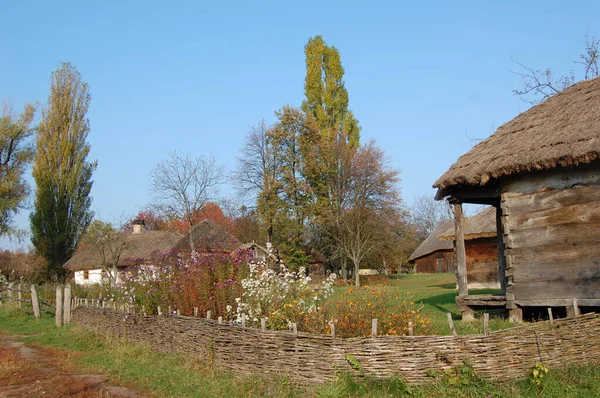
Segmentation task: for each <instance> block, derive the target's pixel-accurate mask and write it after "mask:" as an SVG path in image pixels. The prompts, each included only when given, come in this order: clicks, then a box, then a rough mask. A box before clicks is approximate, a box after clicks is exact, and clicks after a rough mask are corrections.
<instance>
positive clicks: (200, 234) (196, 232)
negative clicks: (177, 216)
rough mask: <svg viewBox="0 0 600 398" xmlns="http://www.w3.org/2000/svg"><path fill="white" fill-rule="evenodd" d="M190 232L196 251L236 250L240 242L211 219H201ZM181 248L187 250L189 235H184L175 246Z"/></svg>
mask: <svg viewBox="0 0 600 398" xmlns="http://www.w3.org/2000/svg"><path fill="white" fill-rule="evenodd" d="M190 234H191V235H192V239H193V241H194V245H195V247H196V250H198V251H207V250H210V251H213V250H217V251H228V252H231V251H234V250H237V249H238V248H239V247H240V245H241V242H240V241H239V240H237V238H236V237H235V236H233V235H232V234H231V233H230V232H229V231H227V230H226V229H225V228H223V227H222V226H220V225H219V224H217V223H215V222H214V221H211V220H208V219H206V220H203V221H200V222H199V223H198V224H196V225H194V227H193V228H192V230H191V232H190ZM177 247H178V248H179V249H182V250H189V247H190V243H189V235H186V237H185V239H183V240H182V241H181V242H180V243H179V245H178V246H177Z"/></svg>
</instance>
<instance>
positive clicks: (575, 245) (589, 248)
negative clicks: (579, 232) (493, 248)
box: [510, 235, 600, 266]
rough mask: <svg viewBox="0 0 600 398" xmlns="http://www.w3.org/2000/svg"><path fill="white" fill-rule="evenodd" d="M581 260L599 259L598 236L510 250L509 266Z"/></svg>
mask: <svg viewBox="0 0 600 398" xmlns="http://www.w3.org/2000/svg"><path fill="white" fill-rule="evenodd" d="M582 258H591V259H598V258H600V235H591V236H588V237H582V240H579V241H576V242H559V243H556V242H553V243H549V244H543V245H538V246H532V247H515V248H514V249H510V262H511V266H512V265H513V264H519V265H526V264H527V263H530V262H552V261H556V260H569V261H574V260H580V259H582Z"/></svg>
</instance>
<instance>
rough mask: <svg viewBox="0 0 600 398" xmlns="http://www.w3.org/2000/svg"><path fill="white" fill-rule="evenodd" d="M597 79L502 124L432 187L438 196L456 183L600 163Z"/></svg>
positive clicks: (599, 80) (481, 182)
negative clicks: (435, 189)
mask: <svg viewBox="0 0 600 398" xmlns="http://www.w3.org/2000/svg"><path fill="white" fill-rule="evenodd" d="M599 121H600V77H598V78H594V79H591V80H585V81H582V82H579V83H576V84H574V85H572V86H571V87H568V88H566V89H565V90H563V91H562V92H561V93H558V94H556V95H554V96H552V97H550V98H548V99H547V100H545V101H543V102H542V103H540V104H538V105H536V106H534V107H532V108H530V109H529V110H527V111H525V112H523V113H521V114H520V115H518V116H517V117H515V118H514V119H512V120H511V121H509V122H507V123H505V124H503V125H502V126H500V127H499V128H498V129H497V130H496V132H495V133H494V134H492V135H491V136H490V137H488V138H487V139H485V140H483V141H482V142H480V143H478V144H477V145H475V146H474V147H473V148H472V149H471V150H470V151H469V152H467V153H466V154H464V155H463V156H461V157H460V158H459V159H458V161H457V162H456V163H455V164H454V165H452V166H451V167H450V169H448V171H446V172H445V173H444V174H443V175H442V176H441V177H440V178H439V179H438V180H437V181H436V182H435V183H434V184H433V186H434V188H438V194H437V196H436V198H438V199H441V198H442V197H444V196H446V195H445V191H446V190H447V189H448V188H449V187H452V186H456V185H485V184H487V183H488V182H489V181H490V180H492V179H498V178H501V177H505V176H509V175H512V174H516V173H522V172H531V171H538V170H549V169H553V168H556V167H564V168H568V167H574V166H578V165H580V164H586V163H591V162H593V161H596V160H598V159H600V123H599Z"/></svg>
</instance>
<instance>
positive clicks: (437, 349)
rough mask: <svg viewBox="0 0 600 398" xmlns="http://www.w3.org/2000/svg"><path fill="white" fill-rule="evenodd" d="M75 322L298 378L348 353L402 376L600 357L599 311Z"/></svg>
mask: <svg viewBox="0 0 600 398" xmlns="http://www.w3.org/2000/svg"><path fill="white" fill-rule="evenodd" d="M72 322H73V323H75V324H79V325H81V326H83V327H85V328H88V329H92V330H95V331H96V332H98V333H100V334H105V335H108V336H110V337H120V338H124V339H127V340H128V341H130V342H138V343H148V344H150V346H152V347H153V348H154V349H156V350H158V351H169V352H180V353H182V354H184V355H188V356H191V357H193V358H198V359H200V360H202V361H204V362H208V363H212V365H214V366H215V367H216V368H220V369H225V370H230V371H233V372H236V373H242V374H251V373H255V374H263V375H272V376H281V375H284V376H289V377H291V378H293V379H295V380H297V381H299V382H323V381H329V380H334V379H335V377H336V376H335V375H336V370H337V371H348V372H351V373H352V372H354V371H353V368H352V366H351V365H350V364H349V363H348V362H347V361H346V355H347V354H350V355H352V356H354V357H355V358H356V359H357V360H358V361H359V362H360V364H361V365H362V367H363V368H364V371H365V373H367V374H372V375H374V376H376V377H391V376H401V377H403V378H404V380H406V381H407V382H408V383H410V384H418V383H423V382H426V381H428V380H430V379H429V378H428V376H427V371H428V370H434V371H443V370H445V369H448V368H451V367H454V366H459V365H462V364H463V363H464V361H467V362H468V363H470V364H471V365H472V366H473V368H474V370H475V371H476V372H477V373H478V374H479V375H480V376H481V377H483V378H486V379H500V380H502V379H509V378H514V377H524V376H526V375H527V374H528V373H529V372H530V371H531V369H532V367H533V366H534V365H535V363H536V362H537V361H542V362H543V363H544V364H545V365H546V366H549V367H550V368H556V367H561V366H565V365H567V364H568V365H575V364H588V363H595V362H597V361H598V360H599V358H600V315H596V314H586V315H583V316H579V317H576V318H567V319H560V320H554V321H553V325H550V323H549V322H539V323H536V324H532V325H529V326H524V327H515V328H511V329H505V330H501V331H497V332H492V333H490V334H489V335H488V336H483V335H465V336H452V335H448V336H414V337H398V336H373V337H360V338H348V339H343V338H335V337H332V336H331V335H314V334H309V333H301V332H298V333H296V334H294V333H293V332H275V331H261V330H260V329H251V328H243V327H241V326H239V325H230V324H228V323H223V324H222V323H220V322H219V321H214V320H207V319H199V318H192V317H181V316H157V315H152V316H139V315H137V316H136V315H133V314H125V313H122V312H119V311H115V310H113V309H108V308H99V307H78V308H76V309H75V310H74V312H73V315H72Z"/></svg>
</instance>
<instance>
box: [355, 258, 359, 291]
mask: <svg viewBox="0 0 600 398" xmlns="http://www.w3.org/2000/svg"><path fill="white" fill-rule="evenodd" d="M359 269H360V261H354V286H356V287H360V274H359V272H358V270H359Z"/></svg>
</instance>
